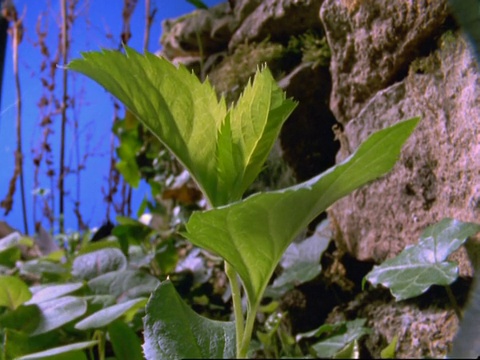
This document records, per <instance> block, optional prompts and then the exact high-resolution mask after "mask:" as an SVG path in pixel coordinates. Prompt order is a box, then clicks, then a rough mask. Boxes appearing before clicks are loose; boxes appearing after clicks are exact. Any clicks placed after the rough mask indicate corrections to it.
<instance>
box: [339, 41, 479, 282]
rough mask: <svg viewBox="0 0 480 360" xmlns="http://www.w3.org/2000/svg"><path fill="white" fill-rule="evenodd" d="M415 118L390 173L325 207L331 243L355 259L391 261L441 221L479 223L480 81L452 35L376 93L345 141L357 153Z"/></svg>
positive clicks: (466, 268) (465, 265)
mask: <svg viewBox="0 0 480 360" xmlns="http://www.w3.org/2000/svg"><path fill="white" fill-rule="evenodd" d="M415 70H416V71H417V72H415ZM417 115H419V116H421V117H422V120H421V122H420V124H419V126H418V127H417V129H416V130H415V132H414V134H413V135H412V137H411V138H410V139H409V140H408V142H407V144H406V145H405V147H404V149H403V151H402V154H401V157H400V159H399V161H398V163H397V164H396V166H395V168H394V169H393V171H392V172H391V173H389V174H388V175H387V176H385V177H384V178H383V179H381V180H379V181H375V182H374V183H372V184H371V185H369V186H367V187H364V188H362V189H359V190H357V191H355V192H353V193H352V194H351V195H349V196H347V197H345V198H344V199H342V200H340V201H338V202H337V203H336V204H335V205H334V206H332V207H331V209H330V215H331V217H332V219H333V220H334V222H335V223H336V227H337V231H336V240H337V243H338V244H339V245H340V246H341V247H342V248H344V249H346V250H348V251H349V252H350V253H352V254H353V255H354V256H355V257H357V258H358V259H362V260H374V261H376V262H381V261H383V260H384V259H385V258H388V257H392V256H394V255H396V254H398V253H399V252H400V251H401V250H402V249H403V248H404V247H405V246H406V245H407V244H411V243H415V242H417V240H418V237H419V235H420V233H421V232H422V231H423V229H425V227H427V226H428V225H431V224H433V223H435V222H437V221H439V220H441V219H442V218H444V217H453V218H456V219H458V220H461V221H473V222H476V221H478V219H479V218H480V185H479V184H480V130H479V129H480V77H479V73H478V70H477V67H476V64H475V62H474V59H473V57H472V54H471V52H470V51H469V48H468V47H467V46H466V43H465V42H464V40H463V39H462V38H460V37H459V36H454V35H450V36H448V37H446V38H445V40H444V41H442V45H441V48H440V49H439V50H437V51H436V52H434V53H433V54H432V55H430V56H429V57H428V58H425V59H423V60H422V61H420V62H419V63H417V64H416V66H412V69H411V71H410V74H409V75H408V77H407V78H406V79H405V80H404V81H402V82H400V83H397V84H395V85H392V86H390V87H388V88H387V89H385V90H383V91H380V92H378V93H377V94H376V95H375V96H374V97H373V98H372V99H371V100H370V102H369V103H368V104H367V105H366V106H365V107H364V108H363V110H362V111H361V112H360V113H359V115H358V116H357V117H356V118H354V119H353V120H352V121H350V122H349V123H348V124H347V126H346V127H345V135H346V137H347V139H348V142H349V145H350V148H351V149H356V148H357V146H358V145H359V144H360V142H361V141H363V140H364V139H366V137H367V136H368V135H369V134H370V133H372V132H374V131H376V130H379V129H381V128H384V127H386V126H388V125H392V124H393V123H395V122H397V121H399V120H402V119H407V118H410V117H413V116H417ZM341 153H342V152H340V153H339V154H341ZM337 160H341V155H339V156H338V159H337ZM464 255H465V254H463V255H460V260H461V274H463V275H467V274H470V271H471V269H470V265H469V262H468V260H467V259H466V257H465V256H464Z"/></svg>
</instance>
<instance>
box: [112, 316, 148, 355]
mask: <svg viewBox="0 0 480 360" xmlns="http://www.w3.org/2000/svg"><path fill="white" fill-rule="evenodd" d="M108 335H109V337H110V342H111V343H112V347H113V351H114V352H115V356H116V358H117V360H143V359H144V357H143V352H142V344H141V342H140V339H139V338H138V336H137V334H135V332H134V331H133V330H132V328H131V327H130V326H128V325H127V324H125V323H124V322H123V321H114V322H112V323H111V324H110V325H108Z"/></svg>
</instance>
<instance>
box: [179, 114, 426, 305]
mask: <svg viewBox="0 0 480 360" xmlns="http://www.w3.org/2000/svg"><path fill="white" fill-rule="evenodd" d="M417 122H418V118H414V119H411V120H407V121H404V122H400V123H398V124H396V125H394V126H392V127H390V128H387V129H384V130H381V131H379V132H377V133H375V134H373V135H371V136H370V137H369V138H368V139H367V140H366V141H365V142H364V143H363V144H362V145H361V146H360V147H359V148H358V149H357V151H356V152H355V153H354V154H352V155H351V156H350V157H349V158H348V159H346V160H345V161H344V162H343V163H341V164H339V165H337V166H335V167H334V168H332V169H330V170H328V171H326V172H325V173H323V174H321V175H318V176H316V177H314V178H312V179H311V180H309V181H306V182H304V183H302V184H299V185H296V186H293V187H290V188H287V189H284V190H280V191H274V192H269V193H261V194H256V195H253V196H251V197H249V198H247V199H245V200H242V201H240V202H237V203H234V204H232V205H229V206H225V207H221V208H217V209H213V210H210V211H206V212H197V213H194V214H193V215H192V216H191V217H190V220H189V221H188V223H187V224H186V229H187V232H186V234H185V236H186V237H187V238H188V239H189V240H190V241H192V242H193V243H194V244H195V245H198V246H200V247H203V248H206V249H208V250H210V251H213V252H215V253H217V254H218V255H220V256H221V257H223V258H224V259H225V260H226V261H228V262H229V263H230V264H231V265H232V266H233V267H234V269H235V270H236V271H237V272H238V274H239V275H240V277H241V279H242V281H243V283H244V286H245V289H246V291H247V295H248V299H249V302H250V303H251V305H252V306H254V305H255V304H258V303H259V301H260V298H261V296H262V294H263V291H264V289H265V287H266V285H267V283H268V281H269V279H270V277H271V276H272V273H273V271H274V269H275V267H276V266H277V264H278V262H279V260H280V258H281V256H282V255H283V253H284V251H285V250H286V248H287V247H288V245H290V243H291V242H292V240H293V239H294V238H295V237H296V236H297V235H298V234H299V233H300V232H301V231H302V230H303V229H305V227H306V226H307V225H308V224H309V223H310V222H311V221H312V220H313V219H314V218H315V217H316V216H318V215H319V214H320V213H321V212H323V211H325V209H326V208H327V207H329V206H330V205H331V204H333V203H334V202H335V201H336V200H338V199H339V198H341V197H343V196H345V195H347V194H348V193H350V192H351V191H352V190H354V189H356V188H358V187H360V186H362V185H364V184H366V183H368V182H369V181H371V180H374V179H376V178H378V177H379V176H381V175H383V174H385V173H387V172H388V171H389V170H390V169H391V168H392V167H393V165H394V164H395V162H396V161H397V159H398V156H399V154H400V150H401V148H402V145H403V143H404V142H405V141H406V139H407V138H408V137H409V135H410V134H411V132H412V131H413V129H414V128H415V126H416V124H417Z"/></svg>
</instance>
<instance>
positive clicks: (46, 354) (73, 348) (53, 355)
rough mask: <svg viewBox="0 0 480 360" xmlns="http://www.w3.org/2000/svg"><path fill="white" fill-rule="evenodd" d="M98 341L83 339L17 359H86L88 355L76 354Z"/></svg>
mask: <svg viewBox="0 0 480 360" xmlns="http://www.w3.org/2000/svg"><path fill="white" fill-rule="evenodd" d="M97 343H98V341H83V342H79V343H74V344H69V345H65V346H59V347H56V348H53V349H49V350H45V351H41V352H37V353H34V354H29V355H25V356H22V357H19V358H17V359H16V360H38V359H52V360H60V359H65V360H67V359H75V360H77V359H85V358H86V357H79V355H74V352H75V353H76V352H77V351H78V350H84V349H88V348H91V347H92V346H94V345H97ZM62 354H68V356H62V357H59V356H58V355H62Z"/></svg>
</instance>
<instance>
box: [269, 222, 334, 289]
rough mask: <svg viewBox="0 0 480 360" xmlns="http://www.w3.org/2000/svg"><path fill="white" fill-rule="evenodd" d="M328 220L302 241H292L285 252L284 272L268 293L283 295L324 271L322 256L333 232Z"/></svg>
mask: <svg viewBox="0 0 480 360" xmlns="http://www.w3.org/2000/svg"><path fill="white" fill-rule="evenodd" d="M329 226H330V224H329V222H328V221H327V220H325V221H323V222H321V223H320V224H319V225H318V226H317V229H316V230H315V233H314V234H313V235H312V236H310V237H308V238H307V239H305V240H303V241H302V242H300V243H291V244H290V245H289V247H288V248H287V250H286V251H285V254H283V257H282V260H281V261H280V265H281V266H282V268H283V271H282V274H281V275H280V276H279V277H277V278H276V279H275V281H274V282H273V284H272V286H269V287H268V288H267V292H266V294H267V296H268V294H271V295H275V296H282V295H283V294H285V293H286V292H287V291H289V290H291V289H293V288H294V287H295V286H298V285H300V284H302V283H304V282H307V281H310V280H312V279H314V278H315V277H316V276H317V275H318V274H320V272H321V271H322V267H321V265H320V258H321V257H322V254H323V252H324V251H325V250H326V249H327V247H328V244H329V243H330V240H331V239H332V232H331V230H330V228H329Z"/></svg>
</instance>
